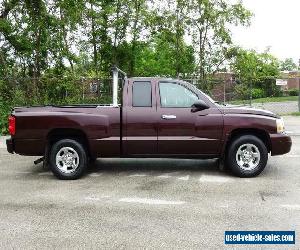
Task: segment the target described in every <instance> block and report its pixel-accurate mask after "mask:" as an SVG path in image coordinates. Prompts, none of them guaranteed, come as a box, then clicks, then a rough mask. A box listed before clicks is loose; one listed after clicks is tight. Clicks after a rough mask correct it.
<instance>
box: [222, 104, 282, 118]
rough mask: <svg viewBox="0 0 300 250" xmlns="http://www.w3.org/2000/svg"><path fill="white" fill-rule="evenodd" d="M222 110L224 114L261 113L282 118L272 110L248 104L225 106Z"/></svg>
mask: <svg viewBox="0 0 300 250" xmlns="http://www.w3.org/2000/svg"><path fill="white" fill-rule="evenodd" d="M221 111H222V112H223V113H224V114H250V115H261V116H268V117H273V118H280V117H279V116H278V115H276V114H274V113H273V112H271V111H268V110H264V109H256V108H251V107H246V106H235V105H232V106H224V107H221Z"/></svg>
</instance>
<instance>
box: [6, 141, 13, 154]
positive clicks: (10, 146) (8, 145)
mask: <svg viewBox="0 0 300 250" xmlns="http://www.w3.org/2000/svg"><path fill="white" fill-rule="evenodd" d="M6 148H7V152H8V153H11V154H13V153H14V152H15V145H14V140H13V139H11V138H10V139H7V140H6Z"/></svg>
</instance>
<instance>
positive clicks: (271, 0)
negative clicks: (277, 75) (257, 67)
mask: <svg viewBox="0 0 300 250" xmlns="http://www.w3.org/2000/svg"><path fill="white" fill-rule="evenodd" d="M243 3H244V6H245V7H246V8H247V9H249V10H251V11H252V13H254V16H253V17H252V21H251V26H250V27H249V28H245V27H234V28H232V35H233V41H234V42H235V43H236V44H238V45H240V46H242V47H243V48H246V49H255V50H257V51H258V52H263V51H264V50H265V49H266V48H267V47H268V46H270V49H271V50H270V52H271V54H273V55H274V56H276V57H277V58H279V59H281V60H283V59H285V58H293V59H294V61H295V63H297V64H298V60H299V59H300V32H299V30H300V0H284V1H283V0H243Z"/></svg>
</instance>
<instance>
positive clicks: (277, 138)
mask: <svg viewBox="0 0 300 250" xmlns="http://www.w3.org/2000/svg"><path fill="white" fill-rule="evenodd" d="M270 139H271V147H272V148H271V154H272V155H283V154H287V153H288V152H290V150H291V147H292V139H291V137H290V136H288V135H287V134H284V133H278V134H271V135H270Z"/></svg>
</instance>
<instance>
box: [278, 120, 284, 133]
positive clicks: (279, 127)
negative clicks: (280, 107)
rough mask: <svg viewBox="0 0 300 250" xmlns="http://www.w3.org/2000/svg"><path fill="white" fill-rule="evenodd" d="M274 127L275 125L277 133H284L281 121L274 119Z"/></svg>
mask: <svg viewBox="0 0 300 250" xmlns="http://www.w3.org/2000/svg"><path fill="white" fill-rule="evenodd" d="M276 125H277V133H283V132H284V122H283V119H282V118H280V119H276Z"/></svg>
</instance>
